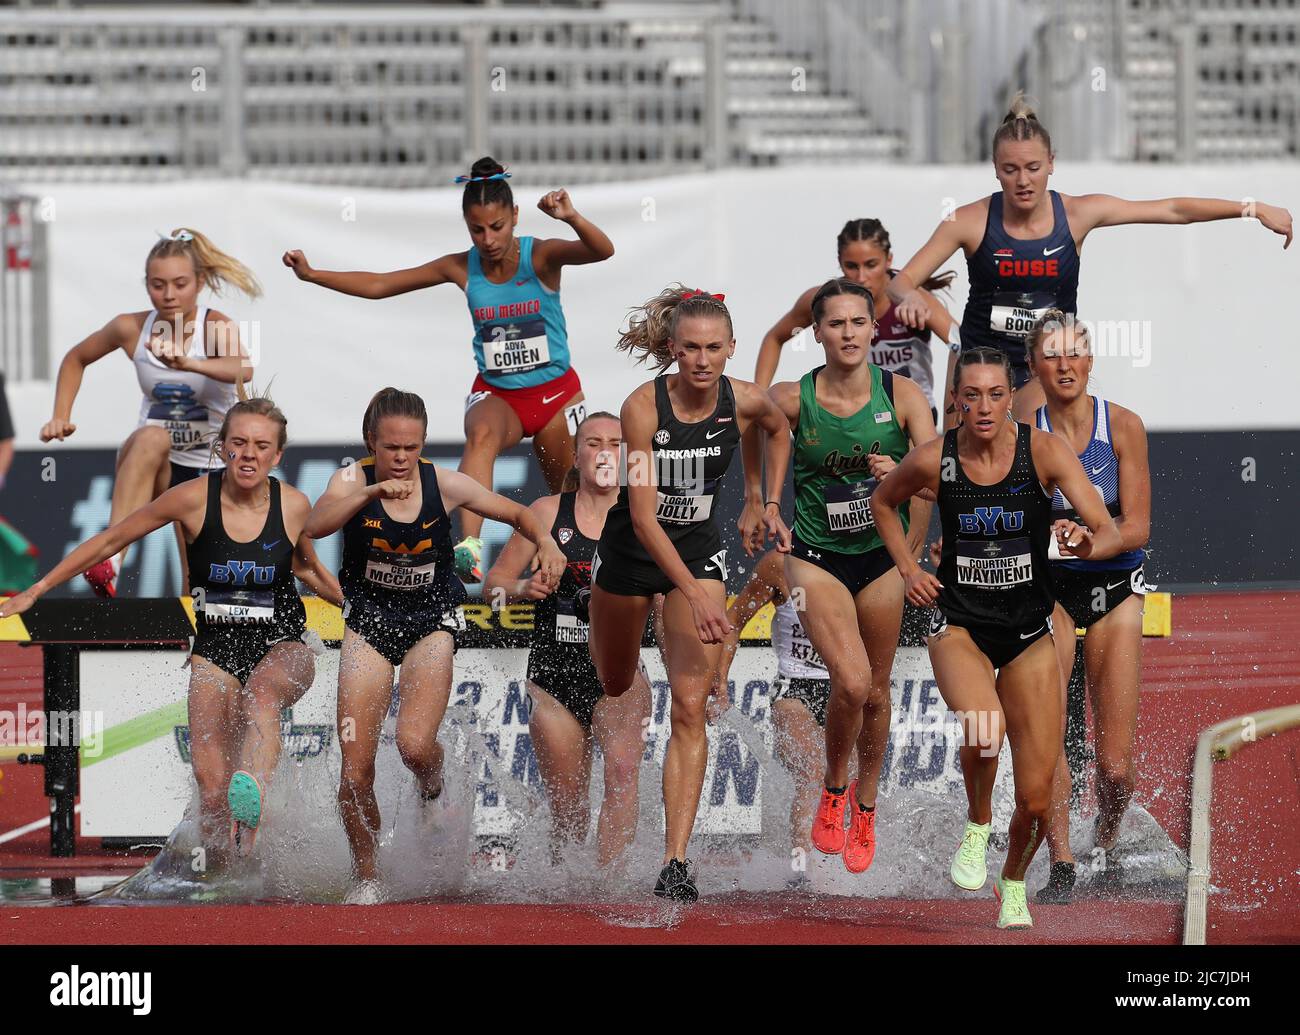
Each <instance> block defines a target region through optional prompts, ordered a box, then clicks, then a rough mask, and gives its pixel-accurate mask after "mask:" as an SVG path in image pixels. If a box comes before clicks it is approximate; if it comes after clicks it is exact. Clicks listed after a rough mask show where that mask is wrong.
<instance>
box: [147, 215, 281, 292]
mask: <svg viewBox="0 0 1300 1035" xmlns="http://www.w3.org/2000/svg"><path fill="white" fill-rule="evenodd" d="M174 255H183V256H185V257H186V258H188V259H189V260H190V262H191V264H192V265H193V266H194V275H195V276H196V277H198V279H199V280H201V281H202V282H203V286H204V287H206V288H207V289H208V290H209V291H211V292H212V293H213V294H214V295H219V294H221V289H222V288H223V287H224V286H226V285H230V286H231V287H234V288H236V289H237V290H239V291H242V292H243V293H244V294H245V295H247V296H248V297H249V298H259V297H260V296H261V294H262V285H261V284H259V283H258V282H257V278H256V277H255V276H253V272H252V270H250V269H249V268H248V267H247V266H245V265H244V264H243V263H242V262H240V261H239V260H238V259H236V258H234V257H233V256H230V255H227V254H226V253H225V252H223V251H222V250H221V249H220V248H218V247H217V246H216V245H215V244H213V243H212V241H211V240H209V239H208V238H207V237H206V236H204V235H203V234H201V233H199V232H198V231H197V230H195V229H193V228H191V227H186V226H181V227H177V228H176V229H175V230H173V231H172V232H171V236H170V237H164V238H162V239H161V240H160V241H158V242H156V243H155V244H154V246H153V247H152V248H150V249H149V254H148V256H147V257H146V258H145V260H144V272H145V276H146V277H147V276H148V275H149V263H151V262H153V260H154V259H169V258H171V257H172V256H174Z"/></svg>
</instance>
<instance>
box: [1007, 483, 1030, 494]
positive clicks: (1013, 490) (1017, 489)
mask: <svg viewBox="0 0 1300 1035" xmlns="http://www.w3.org/2000/svg"><path fill="white" fill-rule="evenodd" d="M1033 484H1034V483H1033V482H1025V484H1024V485H1013V486H1012V487H1011V491H1012V492H1019V491H1020V490H1021V489H1027V488H1028V487H1029V486H1031V485H1033Z"/></svg>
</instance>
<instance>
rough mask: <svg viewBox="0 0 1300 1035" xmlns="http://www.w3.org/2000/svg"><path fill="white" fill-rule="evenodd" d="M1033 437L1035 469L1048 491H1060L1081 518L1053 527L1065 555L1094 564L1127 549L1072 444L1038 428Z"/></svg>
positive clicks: (1057, 523) (1031, 432) (1032, 433)
mask: <svg viewBox="0 0 1300 1035" xmlns="http://www.w3.org/2000/svg"><path fill="white" fill-rule="evenodd" d="M1029 435H1030V438H1029V445H1030V449H1032V450H1033V455H1034V469H1035V470H1037V471H1038V477H1039V481H1040V482H1042V483H1043V488H1044V490H1045V491H1046V492H1048V493H1049V494H1050V493H1051V492H1052V491H1053V489H1057V488H1059V489H1060V490H1061V493H1062V495H1064V496H1065V498H1066V499H1067V500H1068V501H1069V503H1070V506H1072V507H1073V508H1074V510H1075V512H1076V513H1077V514H1078V515H1079V518H1080V519H1081V520H1080V522H1075V521H1065V520H1062V521H1057V522H1055V523H1054V525H1053V526H1052V528H1053V534H1054V535H1055V536H1056V542H1057V545H1058V546H1059V547H1060V550H1061V553H1062V554H1063V555H1064V556H1067V557H1080V558H1083V559H1085V560H1094V561H1104V560H1105V559H1106V558H1108V557H1114V556H1115V555H1116V554H1117V553H1119V552H1120V549H1121V547H1122V546H1123V540H1122V539H1121V538H1120V534H1119V529H1118V528H1116V527H1115V522H1114V520H1112V518H1111V516H1110V513H1109V512H1108V511H1107V510H1106V505H1105V504H1104V503H1102V501H1101V494H1100V493H1098V492H1097V488H1096V486H1094V485H1093V484H1092V482H1090V481H1089V480H1088V475H1087V473H1086V472H1085V471H1084V469H1083V465H1082V464H1081V463H1079V458H1078V457H1077V456H1075V455H1074V450H1073V449H1071V448H1070V444H1069V443H1068V442H1066V441H1065V439H1063V438H1061V437H1060V436H1059V435H1054V434H1051V433H1049V432H1046V431H1039V430H1038V429H1036V428H1035V429H1032V430H1031V431H1030V432H1029Z"/></svg>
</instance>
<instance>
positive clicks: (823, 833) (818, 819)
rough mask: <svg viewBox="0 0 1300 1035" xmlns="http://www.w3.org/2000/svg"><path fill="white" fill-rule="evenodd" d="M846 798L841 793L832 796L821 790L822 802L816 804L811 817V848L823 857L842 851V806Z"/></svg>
mask: <svg viewBox="0 0 1300 1035" xmlns="http://www.w3.org/2000/svg"><path fill="white" fill-rule="evenodd" d="M847 802H848V797H847V795H845V793H844V792H843V791H841V792H840V793H839V794H832V793H831V792H830V791H828V790H827V789H826V788H825V787H823V788H822V800H821V801H820V802H818V803H817V815H815V816H814V817H813V825H812V843H813V847H814V848H816V849H817V851H819V852H821V853H822V854H823V855H839V854H840V853H841V852H842V851H844V840H845V838H844V806H845V804H846V803H847Z"/></svg>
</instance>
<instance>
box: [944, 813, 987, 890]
mask: <svg viewBox="0 0 1300 1035" xmlns="http://www.w3.org/2000/svg"><path fill="white" fill-rule="evenodd" d="M992 827H993V824H992V823H971V822H970V821H969V820H967V822H966V830H965V832H964V833H963V834H962V835H961V844H959V845H958V846H957V854H956V855H954V856H953V858H952V869H951V870H950V871H949V873H950V874H951V876H952V882H953V883H954V884H956V885H957V887H959V888H961V889H962V890H964V891H979V889H980V888H982V887H984V882H985V881H986V880H988V876H989V871H988V868H987V867H986V866H985V865H984V856H985V854H986V853H987V852H988V849H989V831H990V830H991V829H992Z"/></svg>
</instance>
